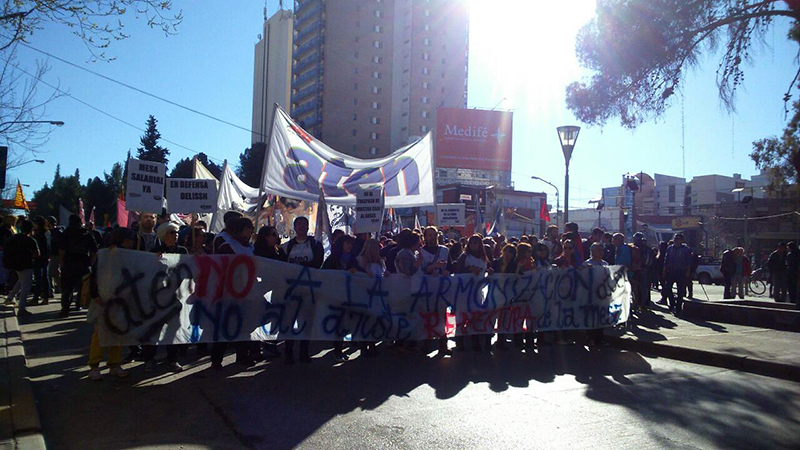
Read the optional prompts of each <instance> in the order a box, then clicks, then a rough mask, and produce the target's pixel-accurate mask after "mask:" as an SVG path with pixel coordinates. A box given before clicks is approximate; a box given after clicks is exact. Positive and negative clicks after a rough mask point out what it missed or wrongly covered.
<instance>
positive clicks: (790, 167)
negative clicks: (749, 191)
mask: <svg viewBox="0 0 800 450" xmlns="http://www.w3.org/2000/svg"><path fill="white" fill-rule="evenodd" d="M750 158H752V160H753V161H754V162H755V163H756V167H757V168H758V169H760V170H766V171H767V174H769V179H770V185H769V189H770V190H772V191H775V190H778V189H779V188H780V187H781V186H784V185H786V184H796V183H798V182H800V178H798V173H800V101H795V102H794V116H793V117H792V120H791V121H789V124H788V125H787V126H786V128H785V129H784V130H783V135H781V136H780V137H777V136H773V137H770V138H766V139H761V140H759V141H756V142H753V152H752V153H750Z"/></svg>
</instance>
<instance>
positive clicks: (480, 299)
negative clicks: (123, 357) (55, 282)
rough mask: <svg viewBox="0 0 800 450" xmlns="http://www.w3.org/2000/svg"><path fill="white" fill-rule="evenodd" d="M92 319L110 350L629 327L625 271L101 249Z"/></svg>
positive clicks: (403, 338)
mask: <svg viewBox="0 0 800 450" xmlns="http://www.w3.org/2000/svg"><path fill="white" fill-rule="evenodd" d="M98 258H99V261H98V264H97V267H98V271H97V286H98V289H99V294H100V298H99V299H98V300H95V301H94V302H92V304H91V307H90V311H89V316H90V317H91V318H92V319H93V321H95V322H96V324H97V327H98V332H99V337H100V343H101V345H103V346H109V345H135V344H187V343H195V342H221V341H248V340H276V339H280V340H283V339H310V340H322V341H335V340H341V339H349V340H353V341H388V340H425V339H435V338H438V337H442V336H461V335H473V334H489V333H497V332H499V333H510V334H513V333H522V332H526V331H534V330H543V331H546V330H580V329H592V328H603V327H611V326H614V325H617V324H620V323H623V322H625V321H626V320H627V319H628V314H629V310H630V284H629V283H628V277H627V272H626V270H625V269H624V268H623V267H621V266H611V267H591V268H582V269H555V268H553V269H541V270H536V271H531V272H527V273H524V274H521V275H514V274H494V275H492V276H488V277H487V276H475V275H472V274H460V275H449V276H422V275H420V276H414V277H406V276H403V275H392V276H390V277H386V278H381V277H375V278H373V277H369V276H368V275H366V274H352V273H350V272H347V271H338V270H317V269H310V268H307V267H303V266H299V265H295V264H288V263H284V262H280V261H275V260H271V259H266V258H260V257H257V256H246V255H196V256H194V255H172V254H169V255H168V254H164V255H162V256H161V257H159V255H156V254H153V253H145V252H137V251H133V250H125V249H120V248H114V249H103V250H101V251H100V252H98Z"/></svg>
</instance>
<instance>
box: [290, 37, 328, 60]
mask: <svg viewBox="0 0 800 450" xmlns="http://www.w3.org/2000/svg"><path fill="white" fill-rule="evenodd" d="M322 43H323V39H322V36H317V37H314V38H311V39H310V40H309V41H308V42H306V43H305V44H303V45H300V46H298V47H295V50H294V55H293V56H294V58H296V59H299V58H302V57H304V56H306V55H307V54H308V53H309V52H310V51H311V50H316V49H317V48H319V46H320V45H321V44H322Z"/></svg>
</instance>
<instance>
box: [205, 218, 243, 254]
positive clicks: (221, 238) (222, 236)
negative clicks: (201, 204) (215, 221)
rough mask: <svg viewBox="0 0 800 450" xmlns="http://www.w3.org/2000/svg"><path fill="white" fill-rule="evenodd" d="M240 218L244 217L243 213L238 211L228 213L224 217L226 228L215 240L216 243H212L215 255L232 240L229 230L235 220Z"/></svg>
mask: <svg viewBox="0 0 800 450" xmlns="http://www.w3.org/2000/svg"><path fill="white" fill-rule="evenodd" d="M240 217H242V213H240V212H237V211H228V212H226V213H225V215H223V216H222V221H223V222H224V223H225V228H223V229H222V231H220V232H219V234H217V236H216V237H215V238H214V242H213V243H212V244H213V248H214V253H219V248H220V246H222V244H224V243H225V242H227V241H228V239H230V231H229V230H230V227H231V224H232V223H233V221H234V220H236V219H239V218H240Z"/></svg>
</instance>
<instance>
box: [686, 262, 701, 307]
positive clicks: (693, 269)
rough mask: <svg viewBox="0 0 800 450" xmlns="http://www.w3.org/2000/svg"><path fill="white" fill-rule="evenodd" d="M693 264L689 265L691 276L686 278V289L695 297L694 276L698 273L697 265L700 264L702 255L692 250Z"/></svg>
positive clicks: (691, 296)
mask: <svg viewBox="0 0 800 450" xmlns="http://www.w3.org/2000/svg"><path fill="white" fill-rule="evenodd" d="M689 258H690V260H691V265H690V267H689V278H688V279H687V280H686V290H687V291H688V292H689V298H694V281H693V280H694V276H695V274H696V273H697V267H698V266H700V255H699V254H698V253H697V252H696V251H694V250H692V253H691V255H690V257H689Z"/></svg>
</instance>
